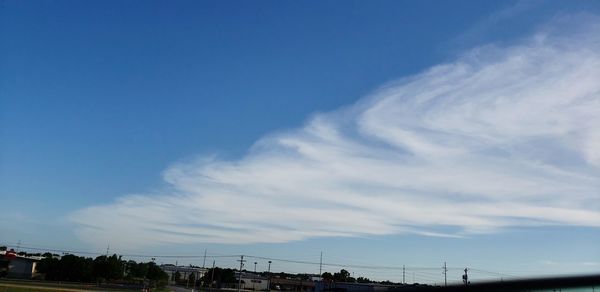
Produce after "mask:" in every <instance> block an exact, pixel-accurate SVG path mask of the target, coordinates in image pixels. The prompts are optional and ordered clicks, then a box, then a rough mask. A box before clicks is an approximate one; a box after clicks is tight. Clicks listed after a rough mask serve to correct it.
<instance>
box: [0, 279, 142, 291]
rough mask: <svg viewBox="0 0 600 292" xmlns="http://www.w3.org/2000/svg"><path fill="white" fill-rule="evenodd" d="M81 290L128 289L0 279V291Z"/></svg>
mask: <svg viewBox="0 0 600 292" xmlns="http://www.w3.org/2000/svg"><path fill="white" fill-rule="evenodd" d="M13 291H14V292H33V291H40V292H82V291H111V292H120V291H129V292H131V291H132V290H123V289H110V288H104V287H102V288H100V287H94V286H89V285H83V284H70V283H56V282H39V281H19V280H1V281H0V292H13Z"/></svg>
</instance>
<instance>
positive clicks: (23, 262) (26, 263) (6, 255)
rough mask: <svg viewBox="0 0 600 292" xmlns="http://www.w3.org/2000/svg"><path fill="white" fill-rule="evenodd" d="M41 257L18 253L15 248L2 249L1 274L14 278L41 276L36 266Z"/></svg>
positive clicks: (0, 259)
mask: <svg viewBox="0 0 600 292" xmlns="http://www.w3.org/2000/svg"><path fill="white" fill-rule="evenodd" d="M39 260H40V257H37V256H26V255H18V254H17V253H16V252H15V251H14V250H12V249H11V250H9V251H6V250H3V251H0V276H6V277H7V278H13V279H33V278H38V277H39V276H40V274H39V273H37V272H36V266H37V263H38V262H39Z"/></svg>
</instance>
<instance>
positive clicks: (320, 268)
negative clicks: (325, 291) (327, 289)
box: [319, 252, 323, 280]
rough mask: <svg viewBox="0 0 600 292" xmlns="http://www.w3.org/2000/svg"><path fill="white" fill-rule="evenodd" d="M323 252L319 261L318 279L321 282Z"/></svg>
mask: <svg viewBox="0 0 600 292" xmlns="http://www.w3.org/2000/svg"><path fill="white" fill-rule="evenodd" d="M322 277H323V252H321V260H319V278H321V280H323V278H322Z"/></svg>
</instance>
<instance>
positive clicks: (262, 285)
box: [235, 271, 269, 290]
mask: <svg viewBox="0 0 600 292" xmlns="http://www.w3.org/2000/svg"><path fill="white" fill-rule="evenodd" d="M235 279H236V281H238V283H239V280H240V273H239V272H237V271H236V272H235ZM236 284H237V283H236ZM241 289H245V290H269V279H268V278H267V277H263V276H261V275H259V274H254V273H250V272H242V282H241Z"/></svg>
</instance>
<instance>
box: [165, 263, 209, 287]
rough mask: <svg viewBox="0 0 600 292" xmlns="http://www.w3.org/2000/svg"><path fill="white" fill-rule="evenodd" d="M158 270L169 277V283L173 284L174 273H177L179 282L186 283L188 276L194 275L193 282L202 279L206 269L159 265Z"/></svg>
mask: <svg viewBox="0 0 600 292" xmlns="http://www.w3.org/2000/svg"><path fill="white" fill-rule="evenodd" d="M160 269H161V270H163V271H164V272H165V273H167V275H169V282H170V283H174V282H175V273H177V272H179V275H180V278H179V279H180V280H184V281H187V280H188V278H189V277H190V275H194V279H195V280H199V279H200V278H202V277H204V274H205V273H206V271H207V270H208V269H206V268H199V267H191V266H175V265H160Z"/></svg>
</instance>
